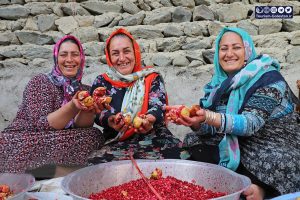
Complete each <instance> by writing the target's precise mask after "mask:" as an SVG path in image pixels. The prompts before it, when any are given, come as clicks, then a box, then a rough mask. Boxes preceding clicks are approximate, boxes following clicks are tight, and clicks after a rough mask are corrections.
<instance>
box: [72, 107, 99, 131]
mask: <svg viewBox="0 0 300 200" xmlns="http://www.w3.org/2000/svg"><path fill="white" fill-rule="evenodd" d="M94 120H95V113H94V112H92V111H80V112H79V113H78V114H77V116H76V117H75V122H74V125H75V127H80V128H86V127H91V126H93V124H94Z"/></svg>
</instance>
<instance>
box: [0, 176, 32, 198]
mask: <svg viewBox="0 0 300 200" xmlns="http://www.w3.org/2000/svg"><path fill="white" fill-rule="evenodd" d="M34 183H35V178H34V177H33V176H32V175H30V174H14V173H3V174H0V184H5V185H8V186H9V188H10V189H11V190H12V192H13V196H11V197H10V198H8V200H23V199H24V195H25V193H26V192H27V191H28V190H29V189H30V188H31V187H32V186H33V185H34Z"/></svg>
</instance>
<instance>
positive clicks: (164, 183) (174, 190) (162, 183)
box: [89, 176, 227, 200]
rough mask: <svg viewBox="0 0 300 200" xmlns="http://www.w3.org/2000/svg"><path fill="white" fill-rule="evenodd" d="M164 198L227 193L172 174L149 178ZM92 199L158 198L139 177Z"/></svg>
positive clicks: (192, 198) (193, 199)
mask: <svg viewBox="0 0 300 200" xmlns="http://www.w3.org/2000/svg"><path fill="white" fill-rule="evenodd" d="M148 182H149V183H150V184H151V185H152V186H153V187H154V188H155V190H156V191H157V192H158V193H159V194H160V196H161V197H162V198H163V199H164V200H170V199H172V200H182V199H184V200H196V199H197V200H204V199H211V198H216V197H221V196H225V195H227V194H226V193H223V192H213V191H211V190H206V189H205V188H204V187H202V186H199V185H195V184H193V183H189V182H186V181H181V180H178V179H176V178H174V177H172V176H167V177H165V178H159V179H148ZM89 199H92V200H125V199H134V200H156V199H157V198H156V196H155V195H154V193H153V192H152V191H151V190H150V189H149V187H148V186H147V184H146V183H145V182H144V181H143V179H137V180H133V181H130V182H128V183H124V184H122V185H119V186H114V187H110V188H108V189H106V190H103V191H101V192H99V193H95V194H91V195H90V196H89Z"/></svg>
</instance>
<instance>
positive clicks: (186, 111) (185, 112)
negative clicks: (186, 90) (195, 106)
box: [179, 106, 190, 117]
mask: <svg viewBox="0 0 300 200" xmlns="http://www.w3.org/2000/svg"><path fill="white" fill-rule="evenodd" d="M179 113H180V116H185V117H189V116H190V109H189V108H188V107H186V106H181V107H179Z"/></svg>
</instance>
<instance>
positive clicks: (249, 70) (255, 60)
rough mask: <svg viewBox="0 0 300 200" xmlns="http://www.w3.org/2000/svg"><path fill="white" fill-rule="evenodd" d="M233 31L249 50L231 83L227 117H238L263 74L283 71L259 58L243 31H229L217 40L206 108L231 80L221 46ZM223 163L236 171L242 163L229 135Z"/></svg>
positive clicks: (265, 57)
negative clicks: (250, 90) (224, 65)
mask: <svg viewBox="0 0 300 200" xmlns="http://www.w3.org/2000/svg"><path fill="white" fill-rule="evenodd" d="M228 31H231V32H235V33H237V34H238V35H240V36H241V38H242V40H243V44H244V47H245V54H246V55H245V66H244V67H243V68H242V69H241V70H240V71H238V72H237V73H236V74H235V75H234V76H233V78H232V79H231V81H230V83H229V84H230V86H229V87H228V89H227V91H226V93H227V94H229V100H228V104H227V107H226V113H228V114H237V113H238V111H239V109H240V108H241V106H242V105H243V102H244V97H245V95H246V93H247V91H248V90H249V89H250V88H251V87H252V86H253V85H254V84H255V83H256V81H258V80H259V79H260V78H261V76H262V75H263V74H265V73H266V72H269V71H272V70H278V71H279V69H280V65H279V63H278V61H276V60H274V59H273V58H271V57H270V56H268V55H266V54H264V55H261V56H259V57H257V54H256V52H255V49H254V43H253V41H252V39H251V37H250V35H249V34H248V33H247V32H245V31H244V30H242V29H240V28H229V27H225V28H223V29H222V30H221V32H220V34H219V35H218V37H217V39H216V48H215V55H214V70H215V71H214V75H213V77H212V80H211V82H210V83H208V84H207V85H206V86H205V88H204V91H205V98H204V99H201V104H202V105H203V107H205V108H207V107H209V106H211V105H212V103H213V97H214V95H215V94H216V92H217V90H218V89H220V87H221V86H222V87H223V86H224V85H222V83H223V82H224V81H225V80H226V79H228V78H229V77H228V75H227V74H226V72H225V71H224V70H223V69H222V67H221V66H220V64H219V43H220V40H221V39H222V37H223V35H224V33H226V32H228ZM219 154H220V162H219V165H221V166H224V167H226V168H229V169H231V170H233V171H235V170H236V169H237V167H238V166H239V163H240V150H239V144H238V138H237V136H235V135H232V134H225V136H224V138H223V139H222V140H221V142H220V144H219Z"/></svg>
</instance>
